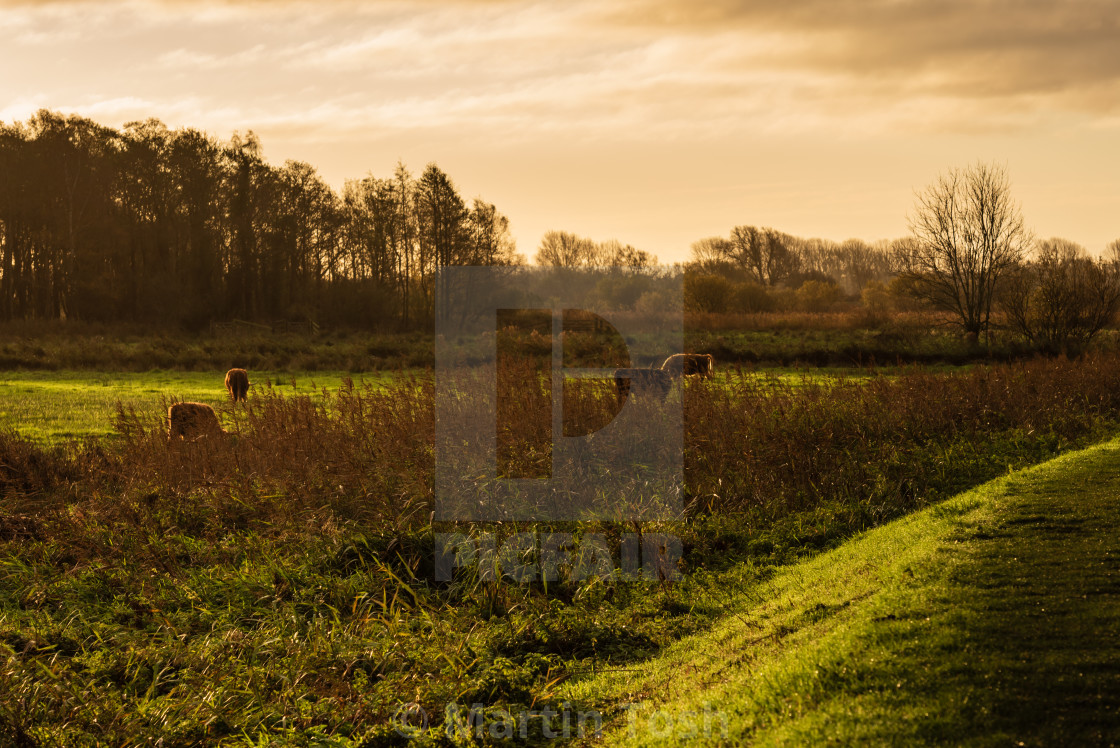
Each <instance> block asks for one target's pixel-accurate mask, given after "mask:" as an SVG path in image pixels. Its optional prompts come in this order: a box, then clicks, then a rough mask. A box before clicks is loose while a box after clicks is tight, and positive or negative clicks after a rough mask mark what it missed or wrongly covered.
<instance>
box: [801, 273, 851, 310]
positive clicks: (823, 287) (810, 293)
mask: <svg viewBox="0 0 1120 748" xmlns="http://www.w3.org/2000/svg"><path fill="white" fill-rule="evenodd" d="M843 298H844V292H843V291H841V290H840V286H838V285H836V283H835V282H833V281H818V280H809V281H805V282H804V283H802V284H801V287H800V288H798V289H797V304H798V306H799V307H800V308H801V309H803V310H805V311H806V312H816V313H819V312H827V311H829V310H830V309H832V307H833V306H834V305H835V304H836V303H837V302H838V301H840V300H841V299H843Z"/></svg>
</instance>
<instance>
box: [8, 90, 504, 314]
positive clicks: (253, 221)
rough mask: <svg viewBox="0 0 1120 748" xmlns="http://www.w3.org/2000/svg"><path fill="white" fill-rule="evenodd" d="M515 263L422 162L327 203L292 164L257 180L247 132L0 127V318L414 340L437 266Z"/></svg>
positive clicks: (40, 118)
mask: <svg viewBox="0 0 1120 748" xmlns="http://www.w3.org/2000/svg"><path fill="white" fill-rule="evenodd" d="M518 261H520V258H519V256H518V255H517V254H516V251H515V246H514V242H513V239H512V237H511V235H510V232H509V222H508V219H506V217H505V216H503V215H502V214H501V213H500V212H499V211H498V210H497V208H496V207H495V206H494V205H492V204H490V203H487V202H485V201H483V200H481V199H475V200H474V201H473V202H472V203H471V204H470V205H468V204H467V203H466V201H464V199H463V198H462V197H461V196H460V195H459V194H458V192H457V190H456V187H455V185H454V183H453V182H452V181H451V179H450V178H449V177H448V176H447V175H446V174H445V173H444V172H442V171H441V170H440V169H439V168H438V167H437V166H436V165H435V164H430V165H428V167H427V168H426V169H425V170H424V172H423V173H422V174H421V175H420V176H419V178H415V177H413V176H412V175H411V174H410V173H409V171H408V170H407V169H406V168H405V167H404V166H403V165H398V166H397V168H396V171H395V172H394V174H393V175H392V176H391V177H389V178H385V179H380V178H375V177H372V176H370V177H367V178H365V179H360V180H354V181H349V182H347V183H346V185H345V187H344V189H343V191H342V194H341V195H340V194H337V193H336V192H335V191H334V190H332V189H331V188H330V187H329V186H328V185H327V184H326V183H325V182H324V181H323V180H322V179H321V178H320V177H319V175H318V174H317V173H316V171H315V169H314V168H312V167H311V166H309V165H308V164H306V163H302V162H298V161H288V162H287V163H285V164H284V166H283V167H279V168H277V167H274V166H272V165H270V164H268V163H267V162H266V161H265V160H264V158H263V157H262V153H261V144H260V141H259V140H258V139H257V138H256V136H254V135H253V134H252V133H251V132H250V133H248V134H247V135H246V136H244V137H242V136H239V135H237V134H234V136H233V137H232V138H231V140H230V141H228V142H220V141H218V140H216V139H214V138H212V137H210V136H209V135H207V134H205V133H202V132H200V131H198V130H195V129H190V128H186V129H180V130H170V129H168V128H167V127H166V126H164V125H163V124H162V123H161V122H159V121H157V120H148V121H145V122H133V123H130V124H127V125H125V126H124V128H122V129H120V130H116V129H113V128H109V127H105V126H102V125H99V124H97V123H96V122H93V121H91V120H89V119H85V118H82V117H78V116H69V117H66V116H63V115H61V114H58V113H55V112H50V111H46V110H43V111H40V112H39V113H38V114H36V115H35V116H34V117H32V118H31V119H30V120H28V121H27V122H26V123H15V124H12V125H4V124H3V123H0V319H5V320H9V319H84V320H95V321H108V322H117V321H155V322H159V323H172V324H183V325H186V326H188V327H202V326H205V325H206V324H207V323H208V322H209V321H211V320H213V319H224V318H229V317H237V318H244V319H249V320H277V319H289V320H293V319H294V320H314V321H317V322H323V323H327V324H336V325H337V324H341V325H359V326H363V327H376V328H382V329H394V328H412V327H418V326H422V325H425V324H429V323H430V320H431V318H432V307H433V289H434V277H435V269H436V267H437V266H439V265H455V264H463V265H503V264H511V263H516V262H518Z"/></svg>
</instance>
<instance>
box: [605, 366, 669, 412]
mask: <svg viewBox="0 0 1120 748" xmlns="http://www.w3.org/2000/svg"><path fill="white" fill-rule="evenodd" d="M633 384H637V385H638V390H639V391H640V392H643V393H652V394H655V395H657V396H658V397H660V398H664V397H665V395H667V394H668V393H669V384H670V379H669V374H668V373H667V372H664V371H662V370H661V369H615V372H614V388H615V392H616V393H617V396H618V403H619V405H621V404H622V403H623V402H624V401H625V400H626V397H627V396H628V395H629V394H630V387H631V385H633Z"/></svg>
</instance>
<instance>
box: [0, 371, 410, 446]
mask: <svg viewBox="0 0 1120 748" xmlns="http://www.w3.org/2000/svg"><path fill="white" fill-rule="evenodd" d="M250 376H251V379H252V381H253V386H254V387H256V388H259V389H257V390H256V391H258V392H259V391H260V389H263V388H265V387H267V386H268V385H269V383H271V385H272V386H273V387H275V388H277V389H279V390H281V391H283V392H284V393H285V394H287V393H298V394H311V395H315V394H317V393H319V392H321V391H322V389H323V388H326V389H328V390H334V389H337V388H338V387H339V385H340V384H341V383H342V381H343V379H344V378H345V377H348V376H351V375H349V374H347V373H346V372H339V371H315V372H278V371H273V372H252V373H251V375H250ZM394 376H396V375H395V374H394V373H391V372H383V373H367V374H355V375H353V379H354V383H355V384H358V383H360V382H367V383H376V382H382V381H389V380H390V379H391V378H392V377H394ZM293 383H294V384H293ZM250 392H251V393H252V392H254V390H252V389H251V390H250ZM161 398H167V399H175V400H193V401H198V402H205V403H210V404H212V405H219V404H221V403H223V402H228V400H229V396H228V395H227V394H226V390H225V385H224V382H223V374H221V373H217V372H184V371H153V372H146V373H135V372H95V371H49V372H48V371H31V372H23V371H21V372H0V428H4V429H12V430H14V431H16V433H18V434H20V435H21V436H24V437H26V438H29V439H33V440H35V441H37V442H40V443H47V444H50V443H58V442H62V441H66V440H69V439H83V438H86V437H99V436H106V435H109V434H112V433H113V415H114V413H115V412H116V406H117V403H118V402H119V403H121V404H122V405H124V406H125V407H126V408H127V407H132V408H134V409H135V410H136V412H137V413H138V414H141V415H144V414H149V415H151V416H152V417H153V418H154V417H158V416H159V415H160V413H161V402H162V400H161Z"/></svg>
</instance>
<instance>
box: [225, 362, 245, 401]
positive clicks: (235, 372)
mask: <svg viewBox="0 0 1120 748" xmlns="http://www.w3.org/2000/svg"><path fill="white" fill-rule="evenodd" d="M249 384H250V383H249V374H248V372H246V371H245V370H244V369H230V370H229V371H227V372H226V389H227V390H228V391H229V396H230V397H231V398H233V401H234V402H237V401H238V400H244V399H245V396H246V395H247V394H248V392H249Z"/></svg>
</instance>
